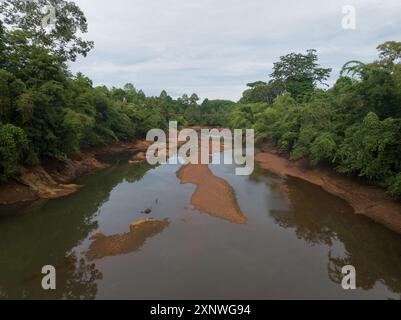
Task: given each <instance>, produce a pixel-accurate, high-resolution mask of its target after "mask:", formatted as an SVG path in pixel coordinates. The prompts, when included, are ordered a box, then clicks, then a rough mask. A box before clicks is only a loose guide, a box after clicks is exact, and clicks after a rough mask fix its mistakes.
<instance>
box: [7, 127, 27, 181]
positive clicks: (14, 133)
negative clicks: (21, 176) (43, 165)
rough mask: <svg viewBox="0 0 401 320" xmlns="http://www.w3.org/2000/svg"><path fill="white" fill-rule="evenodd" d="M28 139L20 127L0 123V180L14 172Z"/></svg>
mask: <svg viewBox="0 0 401 320" xmlns="http://www.w3.org/2000/svg"><path fill="white" fill-rule="evenodd" d="M27 145H28V140H27V138H26V136H25V133H24V131H23V130H22V129H21V128H18V127H16V126H13V125H12V124H6V125H2V124H0V181H5V180H6V179H8V178H9V177H11V176H12V175H14V174H15V172H16V171H17V169H18V165H19V163H20V161H21V160H22V156H23V152H24V150H25V149H26V147H27Z"/></svg>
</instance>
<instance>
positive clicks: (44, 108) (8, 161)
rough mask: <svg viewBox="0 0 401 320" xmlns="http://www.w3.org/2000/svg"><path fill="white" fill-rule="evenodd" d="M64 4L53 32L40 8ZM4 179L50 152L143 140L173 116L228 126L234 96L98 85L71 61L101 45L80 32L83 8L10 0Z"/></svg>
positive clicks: (3, 79)
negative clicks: (73, 68)
mask: <svg viewBox="0 0 401 320" xmlns="http://www.w3.org/2000/svg"><path fill="white" fill-rule="evenodd" d="M49 3H50V4H53V5H55V6H57V22H56V24H55V26H54V28H53V29H52V30H50V31H49V30H46V28H44V27H42V26H41V22H40V21H41V19H42V12H41V10H40V6H44V5H45V4H49ZM0 18H1V19H0V180H2V181H5V180H7V179H9V178H10V177H12V176H13V175H15V174H17V173H18V167H19V166H20V165H35V164H39V163H40V161H41V159H42V158H43V157H56V158H58V159H61V160H62V159H65V158H66V157H71V156H73V155H74V154H76V153H79V151H80V150H82V148H87V147H90V146H96V145H101V144H108V143H111V142H114V141H119V140H125V139H128V138H133V137H137V138H143V137H145V135H146V132H147V131H148V130H150V129H153V128H162V129H164V128H166V127H167V124H168V120H176V121H178V122H179V124H180V126H188V125H196V124H200V123H202V124H209V125H221V124H223V123H225V122H226V121H227V119H226V117H227V116H228V109H230V107H232V106H233V105H234V103H233V102H231V101H224V100H208V99H206V100H204V101H203V102H202V103H201V104H199V98H198V96H197V95H196V94H192V95H186V94H184V95H183V96H182V97H181V98H179V99H173V98H171V97H170V96H169V95H168V94H167V92H166V91H162V92H161V94H160V96H158V97H146V96H145V94H144V93H143V92H142V91H141V90H137V89H136V88H135V87H134V86H133V85H132V84H126V85H125V86H124V87H123V88H107V87H105V86H100V87H95V86H94V85H93V83H92V81H91V80H90V79H89V78H87V77H86V76H84V75H83V74H80V73H79V74H76V75H73V74H71V73H70V71H69V70H68V63H69V62H71V61H75V59H76V58H77V56H78V55H83V56H86V55H87V53H88V52H89V51H90V50H91V48H92V47H93V43H92V42H90V41H84V40H83V39H82V38H80V37H78V34H80V33H85V32H86V31H87V22H86V19H85V16H84V14H83V13H82V11H81V10H80V9H79V8H78V7H77V6H76V5H75V4H74V3H73V2H70V1H64V0H43V1H31V2H24V1H18V0H7V1H4V2H3V3H1V4H0Z"/></svg>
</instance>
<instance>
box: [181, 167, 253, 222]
mask: <svg viewBox="0 0 401 320" xmlns="http://www.w3.org/2000/svg"><path fill="white" fill-rule="evenodd" d="M177 177H178V178H179V179H180V181H181V183H183V184H186V183H191V184H195V185H196V190H195V192H194V193H193V194H192V197H191V204H192V205H193V206H194V208H195V209H196V210H199V211H203V212H207V213H208V214H210V215H212V216H215V217H218V218H221V219H224V220H228V221H230V222H233V223H237V224H245V223H246V222H247V218H246V216H245V215H244V214H243V213H242V212H241V209H240V208H239V205H238V202H237V199H236V197H235V192H234V190H233V188H232V187H231V186H230V185H229V184H228V182H227V181H225V180H224V179H221V178H219V177H216V176H215V175H214V174H213V173H212V172H211V171H210V169H209V167H208V166H207V165H201V164H188V165H185V166H183V167H181V169H180V170H179V171H178V172H177Z"/></svg>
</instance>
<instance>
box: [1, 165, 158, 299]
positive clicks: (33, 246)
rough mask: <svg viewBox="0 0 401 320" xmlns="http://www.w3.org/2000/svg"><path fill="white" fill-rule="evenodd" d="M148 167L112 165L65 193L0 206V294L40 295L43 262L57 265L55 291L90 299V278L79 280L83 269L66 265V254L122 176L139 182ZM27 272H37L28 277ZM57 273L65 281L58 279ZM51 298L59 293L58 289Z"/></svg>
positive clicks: (90, 226) (87, 231) (92, 284)
mask: <svg viewBox="0 0 401 320" xmlns="http://www.w3.org/2000/svg"><path fill="white" fill-rule="evenodd" d="M151 168H152V167H151V166H149V165H147V164H143V165H140V166H129V165H128V164H121V165H116V166H113V167H111V168H109V169H106V170H102V171H100V172H98V173H96V174H94V175H92V176H89V177H85V178H84V179H83V180H82V181H79V182H78V183H80V184H82V185H84V187H83V188H82V189H81V190H79V191H78V192H76V193H74V194H72V195H70V196H68V197H65V198H60V199H57V200H51V201H41V202H36V203H33V204H31V205H28V206H25V207H19V208H11V207H7V208H1V209H0V214H1V211H3V210H4V211H6V213H7V218H4V219H2V220H1V223H0V253H1V254H0V297H5V298H37V297H41V294H42V291H43V290H42V289H41V285H40V281H41V278H42V275H41V274H40V272H41V269H42V267H43V266H44V265H47V264H50V265H53V266H55V267H56V269H57V266H61V269H60V271H57V280H58V290H62V291H63V292H64V290H66V292H65V295H66V296H65V297H67V298H68V297H71V298H74V297H76V298H78V297H85V298H86V297H88V298H90V297H94V296H95V294H96V283H95V281H94V280H93V279H92V278H90V277H89V278H88V273H87V272H86V273H85V272H84V274H83V275H82V276H84V278H82V277H81V275H80V273H79V271H77V270H81V271H82V270H83V269H82V268H81V269H80V268H79V266H78V269H77V268H75V267H74V268H72V265H74V266H75V264H74V263H71V259H73V258H72V257H71V256H70V253H71V251H72V250H73V248H75V247H76V246H77V245H79V244H80V243H81V242H82V241H83V240H84V239H86V238H87V237H88V235H89V234H91V233H93V232H94V230H96V229H97V228H98V225H97V222H96V221H94V220H93V216H94V215H95V214H96V213H97V211H98V209H99V208H100V207H101V206H102V204H103V203H104V202H106V201H107V200H108V198H109V194H110V192H111V191H112V190H113V189H114V187H115V186H116V185H118V184H120V183H121V182H122V181H124V180H127V181H128V182H135V181H137V180H140V179H141V178H142V177H143V176H144V175H145V174H146V172H147V171H148V170H150V169H151ZM21 213H23V214H21ZM67 266H70V267H69V268H67ZM27 275H31V277H34V276H32V275H39V276H38V278H37V279H36V280H35V281H30V280H29V279H27ZM59 277H61V279H62V278H63V277H65V278H66V279H65V280H64V282H62V281H61V280H60V281H59ZM94 277H95V276H94ZM28 278H29V277H28ZM95 278H96V277H95ZM38 279H40V281H39V282H38ZM85 279H87V280H88V281H85ZM92 280H93V281H92ZM62 286H65V287H64V288H63V287H62ZM56 291H57V290H56ZM55 295H56V294H55ZM52 297H53V296H52ZM57 297H60V298H62V297H64V296H62V295H61V293H60V294H58V295H57Z"/></svg>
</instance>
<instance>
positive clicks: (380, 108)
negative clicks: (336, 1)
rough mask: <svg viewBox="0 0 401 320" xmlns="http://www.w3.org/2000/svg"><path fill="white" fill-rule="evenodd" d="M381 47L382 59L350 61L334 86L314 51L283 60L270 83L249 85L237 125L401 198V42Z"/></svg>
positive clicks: (293, 154)
mask: <svg viewBox="0 0 401 320" xmlns="http://www.w3.org/2000/svg"><path fill="white" fill-rule="evenodd" d="M377 49H378V52H379V59H378V60H377V61H373V62H371V63H362V62H359V61H350V62H348V63H346V64H345V65H344V67H343V68H342V71H341V74H340V77H339V79H338V80H337V81H336V82H335V84H334V85H333V86H332V87H331V88H325V82H326V80H327V79H328V77H329V75H330V72H331V69H325V68H322V67H321V66H320V65H319V63H318V57H317V54H316V51H315V50H308V51H307V52H306V54H295V53H291V54H288V55H286V56H283V57H281V58H280V61H278V62H276V63H275V64H274V67H273V72H272V74H271V75H270V80H269V81H267V82H264V81H257V82H254V83H250V84H248V87H249V89H247V90H246V91H245V92H244V93H243V96H242V98H241V100H240V102H239V103H238V104H237V105H236V107H235V110H234V111H233V113H232V115H231V119H230V127H233V128H245V127H246V128H250V127H252V128H254V129H255V131H256V135H257V137H258V139H259V141H262V140H264V139H267V140H269V141H271V142H273V143H274V144H275V145H276V146H277V147H278V148H279V149H280V150H281V151H283V152H284V153H289V154H290V157H291V159H292V160H297V159H301V158H306V159H308V160H309V162H310V164H311V165H317V164H318V163H323V162H324V163H329V164H331V165H333V166H334V168H335V169H336V170H337V171H338V172H340V173H344V174H349V175H357V176H360V177H364V178H366V179H367V180H369V181H371V182H373V183H375V184H378V185H381V186H383V187H385V188H387V191H388V194H389V195H390V196H392V197H394V198H398V197H400V195H401V42H395V41H389V42H385V43H383V44H381V45H379V46H378V48H377Z"/></svg>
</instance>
